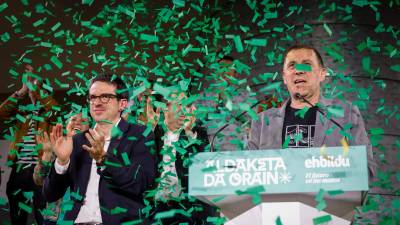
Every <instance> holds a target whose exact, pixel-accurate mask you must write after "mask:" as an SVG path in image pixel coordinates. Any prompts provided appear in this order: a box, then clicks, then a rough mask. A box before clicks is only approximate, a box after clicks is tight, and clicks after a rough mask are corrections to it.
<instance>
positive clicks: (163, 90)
mask: <svg viewBox="0 0 400 225" xmlns="http://www.w3.org/2000/svg"><path fill="white" fill-rule="evenodd" d="M153 89H154V91H155V92H157V93H159V94H160V95H162V96H163V97H164V98H165V99H168V98H169V95H170V93H171V90H170V89H168V88H165V87H163V86H161V85H160V84H158V83H156V84H154V86H153Z"/></svg>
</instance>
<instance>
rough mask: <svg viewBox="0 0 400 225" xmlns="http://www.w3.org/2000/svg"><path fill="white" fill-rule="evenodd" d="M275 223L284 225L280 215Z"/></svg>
mask: <svg viewBox="0 0 400 225" xmlns="http://www.w3.org/2000/svg"><path fill="white" fill-rule="evenodd" d="M275 224H276V225H283V224H282V221H281V217H280V216H278V217H277V218H276V220H275Z"/></svg>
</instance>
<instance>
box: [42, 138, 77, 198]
mask: <svg viewBox="0 0 400 225" xmlns="http://www.w3.org/2000/svg"><path fill="white" fill-rule="evenodd" d="M77 145H78V144H77V143H76V136H74V138H73V146H77ZM73 149H74V147H73ZM55 162H56V160H53V163H52V164H51V168H50V172H49V174H48V176H47V177H46V178H45V179H44V184H43V196H44V197H45V200H46V201H47V202H55V201H57V200H58V199H60V198H62V197H63V196H64V194H65V192H66V191H67V188H68V187H70V186H71V185H72V178H71V168H72V167H73V164H74V163H75V162H74V150H72V154H71V157H70V162H69V167H68V170H67V172H66V173H65V174H58V173H57V172H56V169H55Z"/></svg>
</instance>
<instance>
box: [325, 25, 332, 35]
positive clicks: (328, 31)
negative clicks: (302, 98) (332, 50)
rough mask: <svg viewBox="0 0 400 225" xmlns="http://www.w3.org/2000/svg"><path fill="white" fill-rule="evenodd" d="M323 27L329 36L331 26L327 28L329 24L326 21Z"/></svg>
mask: <svg viewBox="0 0 400 225" xmlns="http://www.w3.org/2000/svg"><path fill="white" fill-rule="evenodd" d="M324 29H325V31H326V33H328V35H329V36H332V30H331V28H329V26H328V25H327V24H326V23H324Z"/></svg>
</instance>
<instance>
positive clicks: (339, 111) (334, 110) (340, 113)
mask: <svg viewBox="0 0 400 225" xmlns="http://www.w3.org/2000/svg"><path fill="white" fill-rule="evenodd" d="M327 111H328V113H330V114H331V115H333V116H334V117H336V118H342V117H344V109H343V108H341V107H340V106H331V107H327Z"/></svg>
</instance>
